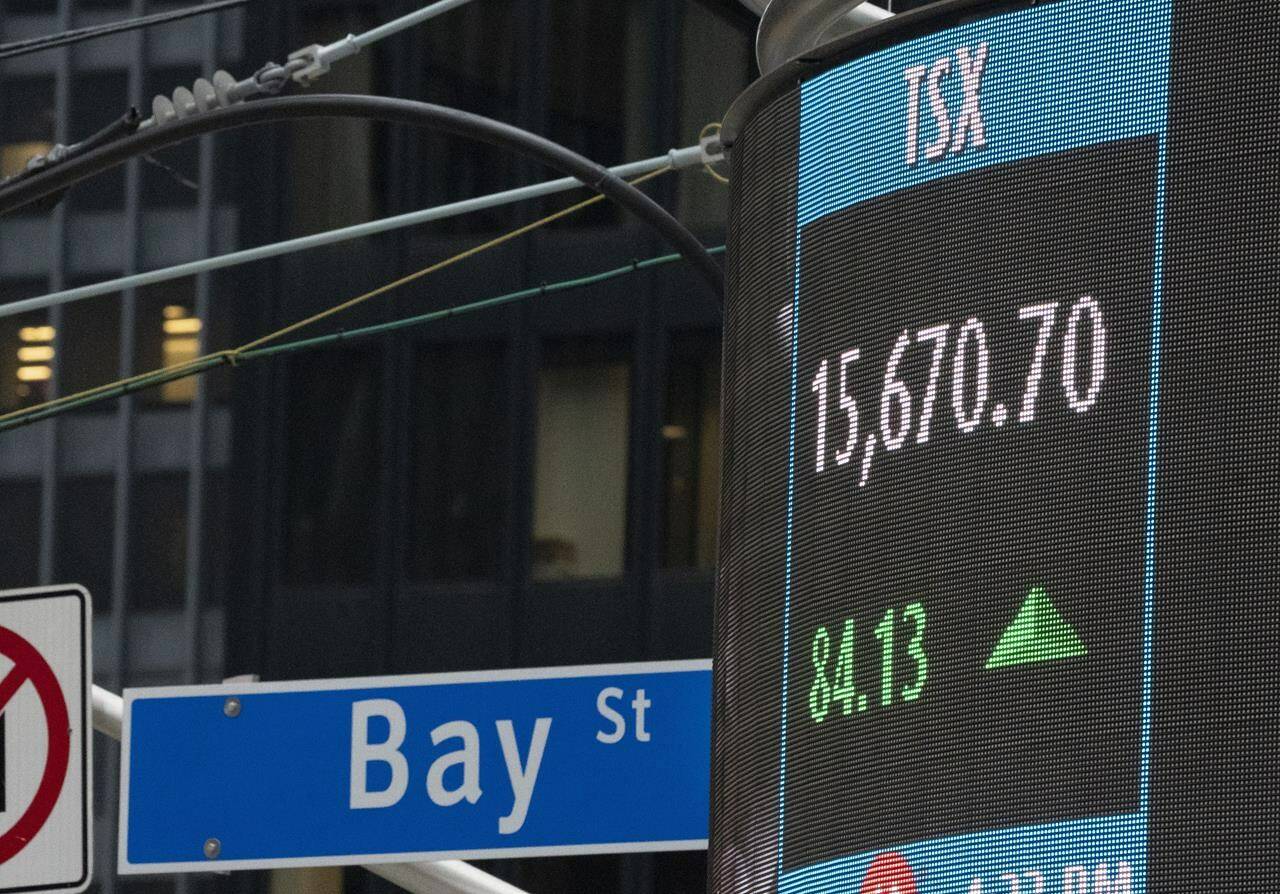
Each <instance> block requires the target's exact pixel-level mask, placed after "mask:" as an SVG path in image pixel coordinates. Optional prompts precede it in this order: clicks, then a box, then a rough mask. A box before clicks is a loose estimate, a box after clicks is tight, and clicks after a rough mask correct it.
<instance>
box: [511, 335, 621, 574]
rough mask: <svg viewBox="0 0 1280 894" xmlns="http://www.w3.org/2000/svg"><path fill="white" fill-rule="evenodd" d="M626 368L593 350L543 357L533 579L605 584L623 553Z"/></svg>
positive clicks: (611, 352)
mask: <svg viewBox="0 0 1280 894" xmlns="http://www.w3.org/2000/svg"><path fill="white" fill-rule="evenodd" d="M630 418H631V364H630V362H629V361H628V360H627V359H626V358H625V356H624V355H623V354H622V352H620V351H618V350H615V349H613V348H612V347H610V346H606V345H601V344H598V343H573V344H571V345H565V346H560V347H557V348H553V349H550V350H548V351H547V352H546V361H545V362H544V364H543V368H542V370H541V371H540V372H539V373H538V442H537V454H536V460H535V463H534V535H533V536H534V542H533V553H534V557H533V562H534V567H533V573H534V576H535V577H537V578H542V579H551V578H581V577H610V576H617V575H620V574H621V573H622V569H623V560H624V556H625V554H626V549H625V547H626V527H627V525H626V519H627V513H626V502H627V458H628V457H627V453H628V450H627V448H628V438H629V435H630Z"/></svg>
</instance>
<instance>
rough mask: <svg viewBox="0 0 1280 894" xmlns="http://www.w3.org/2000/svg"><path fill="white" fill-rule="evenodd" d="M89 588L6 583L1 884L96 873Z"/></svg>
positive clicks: (75, 887)
mask: <svg viewBox="0 0 1280 894" xmlns="http://www.w3.org/2000/svg"><path fill="white" fill-rule="evenodd" d="M89 618H90V611H89V594H88V593H86V592H85V591H84V589H83V588H81V587H78V586H59V587H42V588H39V589H32V590H13V591H8V592H3V593H0V894H16V892H19V891H68V892H77V891H82V890H84V889H85V888H86V887H87V886H88V884H89V877H90V868H91V866H90V864H91V857H90V852H91V850H92V848H91V846H90V842H91V837H90V823H91V821H92V811H91V810H90V803H89V798H90V792H91V790H92V786H91V784H90V766H91V761H90V747H91V737H90V734H89V729H90V725H89V710H90V704H89V702H90V699H89V681H90V678H91V677H90V670H89Z"/></svg>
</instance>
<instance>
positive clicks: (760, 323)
mask: <svg viewBox="0 0 1280 894" xmlns="http://www.w3.org/2000/svg"><path fill="white" fill-rule="evenodd" d="M952 6H957V7H963V10H962V12H963V14H962V15H961V14H957V15H953V16H952V17H951V18H952V19H954V21H951V20H948V18H947V16H946V15H945V14H941V13H933V14H930V13H928V12H927V11H926V13H924V14H923V15H918V16H917V17H916V19H915V20H912V19H910V18H906V19H904V22H903V24H902V25H901V26H900V29H901V31H902V32H903V36H902V37H901V38H900V39H894V38H893V36H892V31H890V32H889V33H890V37H889V38H882V39H881V40H880V45H876V46H869V47H868V48H866V49H865V50H862V51H861V52H858V53H855V54H854V56H853V58H851V59H849V60H848V61H844V62H841V63H839V64H833V65H830V66H827V67H826V68H825V70H822V71H821V72H820V73H817V74H815V75H813V76H812V77H808V78H806V79H804V80H803V81H802V83H801V84H800V85H799V86H798V87H797V88H791V89H781V90H779V91H777V93H778V95H777V96H775V97H774V98H772V99H771V100H770V101H769V102H768V103H756V105H755V107H754V108H753V109H752V112H751V117H750V119H749V120H748V121H747V122H745V123H744V124H743V125H742V130H741V134H740V135H739V136H737V139H736V144H735V145H734V147H733V161H734V197H733V202H734V204H733V215H732V231H731V245H730V305H729V308H728V311H727V317H726V361H725V362H726V365H725V376H726V383H727V387H726V407H725V424H726V456H725V469H726V478H725V498H724V510H723V512H724V533H723V535H722V542H721V572H720V580H719V587H718V606H717V633H716V638H717V641H716V662H717V663H716V674H717V680H716V696H717V698H716V726H715V730H716V732H715V740H716V744H715V763H714V802H713V803H714V808H713V831H712V879H713V886H714V888H715V890H717V891H749V890H759V891H771V890H779V891H785V892H796V894H799V892H816V891H842V892H844V891H849V892H859V894H917V892H919V894H1135V892H1144V891H1148V890H1150V891H1173V892H1183V891H1185V892H1188V894H1190V892H1193V891H1194V892H1201V891H1234V890H1243V889H1246V888H1247V889H1248V890H1259V891H1267V890H1280V874H1278V873H1277V872H1276V868H1275V855H1274V852H1275V850H1276V848H1277V845H1276V843H1275V829H1276V822H1275V820H1274V819H1273V818H1272V811H1273V810H1274V808H1275V805H1276V802H1275V800H1274V797H1273V796H1274V789H1275V780H1276V776H1277V761H1276V758H1275V754H1276V751H1275V741H1274V738H1273V737H1271V738H1268V737H1267V736H1266V735H1264V734H1262V733H1261V727H1260V726H1258V725H1257V724H1258V723H1260V722H1262V721H1263V720H1264V719H1265V718H1267V717H1270V722H1274V721H1275V719H1276V718H1275V714H1276V713H1277V712H1276V710H1275V707H1274V702H1273V701H1272V700H1271V698H1272V697H1271V696H1270V695H1269V693H1270V691H1271V690H1270V688H1269V687H1267V686H1264V685H1263V684H1262V682H1261V681H1262V680H1263V679H1264V678H1265V677H1268V676H1270V677H1274V667H1275V657H1274V656H1275V651H1274V650H1275V645H1276V634H1277V628H1278V626H1280V625H1278V620H1277V615H1278V611H1277V609H1276V608H1275V606H1274V597H1273V596H1272V595H1271V594H1273V593H1274V583H1275V582H1274V577H1273V575H1274V571H1273V570H1272V568H1273V567H1274V562H1273V561H1271V560H1268V559H1267V558H1266V556H1268V555H1271V556H1274V552H1275V535H1274V527H1273V525H1274V522H1273V521H1272V519H1273V518H1274V515H1275V509H1276V505H1277V503H1276V493H1275V488H1276V466H1277V464H1276V461H1275V459H1274V457H1273V456H1272V455H1271V454H1270V447H1269V444H1270V442H1271V439H1272V435H1273V425H1274V422H1273V419H1272V418H1271V415H1270V414H1271V413H1273V412H1274V410H1273V409H1272V408H1273V407H1274V403H1275V397H1276V392H1275V390H1274V387H1273V386H1274V372H1275V369H1276V365H1277V362H1276V360H1275V358H1274V352H1273V351H1271V350H1270V349H1268V348H1266V347H1265V344H1264V340H1263V339H1261V338H1260V337H1258V333H1259V332H1260V331H1267V330H1266V325H1268V324H1269V320H1270V317H1272V316H1274V310H1273V309H1272V306H1273V304H1274V301H1273V298H1272V295H1273V294H1274V291H1275V284H1276V282H1277V280H1276V279H1275V278H1274V276H1275V253H1276V244H1275V243H1276V239H1275V233H1276V225H1275V223H1274V221H1273V220H1271V219H1270V218H1271V217H1272V216H1273V215H1272V214H1271V213H1270V212H1267V211H1266V210H1265V205H1266V202H1267V199H1266V196H1268V195H1270V196H1271V200H1274V198H1275V192H1276V185H1277V184H1276V179H1275V177H1274V176H1272V175H1273V174H1274V163H1273V162H1272V161H1270V160H1266V161H1264V160H1262V159H1260V158H1259V159H1257V160H1255V161H1254V162H1253V163H1252V164H1250V163H1248V162H1246V157H1247V155H1248V153H1249V151H1250V147H1251V146H1255V145H1257V144H1256V143H1253V142H1246V141H1245V140H1244V139H1243V138H1244V136H1245V129H1244V128H1243V126H1242V119H1241V118H1240V117H1239V116H1240V115H1241V114H1243V113H1245V112H1248V111H1251V112H1253V113H1255V114H1261V113H1263V112H1264V110H1269V112H1268V114H1271V115H1273V116H1274V115H1275V114H1276V113H1277V112H1280V109H1277V108H1275V106H1276V104H1275V102H1274V100H1271V99H1270V98H1269V94H1268V93H1267V92H1266V91H1267V89H1269V88H1267V87H1266V86H1265V84H1266V81H1265V79H1263V78H1262V77H1261V74H1262V72H1264V71H1265V58H1266V56H1267V54H1268V53H1270V52H1271V50H1268V49H1267V47H1268V45H1270V46H1271V47H1273V48H1274V46H1275V45H1276V43H1277V41H1276V35H1277V29H1276V27H1275V21H1274V14H1273V13H1269V12H1268V13H1267V14H1266V15H1265V16H1263V17H1262V18H1261V19H1255V21H1254V22H1253V23H1252V28H1251V29H1244V28H1242V27H1241V26H1239V25H1233V26H1230V27H1229V28H1224V26H1222V25H1221V24H1217V23H1215V20H1214V19H1213V18H1211V17H1208V16H1205V15H1204V14H1203V6H1200V7H1199V11H1197V12H1195V13H1192V12H1186V11H1184V10H1183V9H1181V8H1179V7H1178V6H1177V5H1176V4H1171V3H1170V2H1168V0H1111V2H1104V0H1055V2H1048V3H1040V4H1036V5H1033V6H1031V5H1027V4H1004V5H999V6H991V7H990V8H986V9H983V8H981V7H978V5H977V4H974V3H964V4H952ZM895 24H896V23H895ZM1228 31H1230V32H1231V37H1232V38H1233V40H1234V42H1233V41H1232V40H1227V39H1226V38H1227V32H1228ZM1184 59H1185V60H1188V61H1187V62H1185V63H1182V64H1181V65H1180V63H1179V60H1184ZM1228 59H1229V60H1230V63H1231V64H1230V66H1229V67H1227V68H1225V69H1222V68H1215V64H1216V63H1218V62H1221V61H1225V60H1228ZM1190 60H1194V62H1191V61H1190ZM1251 78H1252V80H1251ZM1224 100H1227V101H1226V102H1224ZM1232 111H1234V114H1235V115H1236V117H1235V119H1234V120H1229V114H1230V113H1231V112H1232ZM1259 127H1260V128H1261V131H1266V130H1268V129H1270V131H1271V132H1274V130H1275V124H1274V120H1272V121H1267V122H1263V123H1261V124H1260V125H1259ZM1261 131H1260V130H1258V129H1253V130H1250V131H1248V133H1249V136H1250V138H1251V140H1253V139H1256V137H1257V135H1258V134H1259V133H1260V132H1261ZM1264 142H1265V140H1264ZM1268 158H1269V156H1268ZM1233 166H1234V168H1235V174H1236V176H1235V178H1234V179H1229V178H1227V177H1226V173H1227V172H1228V171H1230V170H1231V169H1232V168H1233ZM1264 169H1269V170H1264ZM1224 182H1226V183H1229V184H1230V185H1229V186H1226V187H1224V186H1223V183H1224ZM1222 251H1226V252H1228V253H1229V254H1230V255H1231V256H1232V257H1235V258H1236V259H1237V262H1236V264H1235V265H1234V266H1230V265H1227V264H1226V263H1224V261H1225V259H1224V258H1223V257H1222V255H1221V252H1222ZM1246 268H1247V269H1246ZM1232 270H1234V271H1235V272H1234V273H1232V272H1231V271H1232ZM1228 308H1230V310H1228ZM1264 320H1265V321H1267V322H1264ZM1259 327H1261V329H1259ZM1228 332H1229V333H1230V335H1227V333H1228ZM1224 336H1226V340H1225V341H1224V340H1223V339H1224ZM1240 374H1243V378H1240V379H1237V378H1236V377H1237V376H1238V375H1240ZM1233 381H1234V382H1245V381H1247V382H1249V383H1250V385H1249V386H1248V387H1249V389H1252V390H1253V392H1254V393H1255V395H1260V396H1263V398H1262V400H1261V401H1247V400H1243V399H1242V398H1241V397H1240V396H1238V395H1236V394H1235V393H1234V392H1233V386H1231V385H1228V383H1229V382H1233ZM1237 404H1238V406H1237ZM1219 415H1221V416H1222V417H1223V419H1222V420H1221V421H1220V420H1218V419H1217V417H1218V416H1219ZM1229 481H1234V482H1235V486H1234V487H1233V486H1231V485H1226V486H1224V482H1229ZM1246 482H1247V484H1246ZM1248 519H1252V520H1253V521H1252V522H1250V521H1248ZM1234 528H1239V531H1238V532H1235V533H1229V530H1228V529H1234ZM1260 585H1262V588H1261V589H1259V586H1260ZM1264 593H1265V594H1267V595H1263V594H1264ZM1268 749H1270V750H1268ZM1227 866H1231V867H1233V868H1231V869H1224V868H1223V867H1227ZM1224 873H1226V874H1225V875H1224ZM1242 882H1243V883H1244V885H1243V887H1242V888H1238V887H1236V885H1240V884H1241V883H1242Z"/></svg>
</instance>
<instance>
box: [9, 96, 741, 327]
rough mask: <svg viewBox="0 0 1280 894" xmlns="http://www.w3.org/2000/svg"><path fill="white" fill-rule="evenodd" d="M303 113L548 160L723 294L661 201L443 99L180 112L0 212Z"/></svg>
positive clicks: (71, 164)
mask: <svg viewBox="0 0 1280 894" xmlns="http://www.w3.org/2000/svg"><path fill="white" fill-rule="evenodd" d="M308 118H361V119H367V120H374V121H386V122H390V123H396V124H408V125H412V126H415V127H422V128H426V129H429V130H434V131H438V132H442V133H447V134H452V135H454V136H461V137H466V138H469V139H473V140H477V141H480V142H483V143H487V144H489V145H491V146H497V147H499V148H502V149H506V150H509V151H513V152H516V153H518V154H520V155H523V156H525V157H526V158H530V159H533V160H535V161H539V162H541V163H542V164H545V165H547V166H548V167H552V168H555V169H556V170H559V171H560V172H561V173H563V174H568V175H570V176H572V177H575V178H576V179H578V180H579V181H581V182H582V183H583V185H585V186H588V187H590V188H591V189H593V190H595V191H596V192H598V193H600V194H601V195H604V196H605V197H606V198H608V199H610V200H612V201H614V202H616V203H617V204H619V205H621V206H622V207H623V208H625V209H627V210H628V211H630V212H631V213H632V214H634V215H635V216H636V217H638V218H639V219H640V220H641V221H642V222H643V223H645V224H647V225H648V226H650V227H652V228H653V229H654V230H655V231H656V232H657V233H659V234H660V235H661V236H662V237H663V238H664V239H666V240H667V241H668V242H669V243H671V244H672V245H673V246H675V247H676V248H677V249H678V250H679V252H680V253H681V254H682V255H684V256H685V257H686V258H688V260H689V263H690V264H692V265H693V268H694V269H695V270H696V271H697V272H698V274H699V275H700V276H701V277H702V278H703V279H704V280H705V281H706V282H707V284H708V285H709V286H710V287H711V288H712V290H713V292H714V294H715V297H716V301H717V302H718V303H722V302H723V295H724V273H723V272H722V271H721V269H720V266H719V265H718V264H716V262H715V261H714V260H712V259H711V256H710V255H708V254H707V251H706V248H704V247H703V245H702V243H701V242H699V241H698V239H697V237H695V236H694V235H693V233H691V232H689V230H688V229H687V228H685V227H684V226H682V225H681V224H680V222H679V221H678V220H676V219H675V218H674V217H672V216H671V214H670V213H669V212H668V211H666V210H665V209H664V208H663V207H662V206H661V205H659V204H658V203H657V202H655V201H654V200H653V199H651V198H649V197H648V196H647V195H645V194H644V193H642V192H641V191H640V190H638V189H636V188H635V187H634V186H631V185H629V184H628V183H627V182H626V181H625V180H623V179H621V178H620V177H618V176H617V175H616V174H613V173H611V172H610V171H609V170H608V169H607V168H604V167H601V166H600V165H598V164H596V163H595V162H593V161H591V160H589V159H587V158H584V157H583V156H581V155H579V154H578V153H576V152H574V151H573V150H571V149H568V148H566V147H564V146H561V145H560V144H559V143H555V142H553V141H551V140H548V139H547V138H545V137H541V136H538V135H537V134H534V133H530V132H529V131H527V130H522V129H521V128H518V127H515V126H513V125H510V124H505V123H503V122H501V121H494V120H493V119H491V118H485V117H483V116H481V115H475V114H472V113H470V112H463V111H460V110H458V109H451V108H448V107H445V106H437V105H432V104H430V103H425V102H416V101H414V100H408V99H393V98H391V97H386V96H361V95H349V94H331V95H319V96H287V97H277V98H275V99H264V100H260V101H258V102H253V103H246V104H244V105H238V106H231V107H230V108H222V109H216V110H214V111H211V112H208V113H206V114H204V115H200V116H197V117H194V118H186V119H180V120H178V121H175V122H173V123H172V124H170V125H168V126H167V127H162V128H156V127H153V128H149V129H147V130H145V131H139V132H138V133H135V134H133V135H131V136H128V137H124V138H122V139H119V140H116V141H115V142H112V143H109V144H107V145H105V146H100V147H98V148H96V149H94V150H92V151H89V152H86V153H84V154H82V155H76V156H74V157H72V158H69V159H67V160H66V161H64V162H62V163H61V164H59V165H55V166H54V167H51V168H48V169H46V170H43V171H40V172H39V173H36V174H32V175H30V176H28V177H25V178H23V179H22V180H19V181H18V182H16V183H11V184H8V185H7V186H3V187H0V214H5V213H7V212H9V211H12V210H14V209H16V208H20V207H22V206H24V205H28V204H30V203H32V202H35V201H37V200H39V199H42V198H44V197H46V196H48V195H51V194H53V193H57V192H59V191H60V190H63V189H66V188H67V187H70V186H71V185H73V184H75V183H77V182H79V181H81V180H84V179H85V178H87V177H91V176H93V175H94V174H98V173H101V172H102V171H106V170H110V169H111V168H114V167H116V166H118V165H120V164H122V163H123V162H125V161H127V160H128V159H130V158H133V157H135V156H138V155H143V154H146V153H148V152H154V151H155V150H157V149H161V148H164V147H166V146H172V145H174V144H176V143H181V142H185V141H186V140H188V139H191V138H193V137H197V136H200V135H202V134H206V133H215V132H218V131H222V130H231V129H233V128H238V127H246V126H249V125H253V124H261V123H264V122H268V121H284V120H296V119H308Z"/></svg>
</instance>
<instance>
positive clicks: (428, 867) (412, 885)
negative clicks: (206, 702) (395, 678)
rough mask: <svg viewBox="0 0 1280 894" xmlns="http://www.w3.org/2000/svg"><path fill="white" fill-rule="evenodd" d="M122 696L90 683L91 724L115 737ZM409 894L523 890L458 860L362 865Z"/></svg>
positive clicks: (494, 893)
mask: <svg viewBox="0 0 1280 894" xmlns="http://www.w3.org/2000/svg"><path fill="white" fill-rule="evenodd" d="M123 723H124V699H122V698H121V697H120V696H118V695H116V694H115V693H114V692H109V691H107V690H106V689H103V688H102V687H101V686H94V687H93V728H94V729H96V730H97V731H98V732H100V733H102V734H103V735H106V736H110V737H111V738H113V739H116V740H119V738H120V728H121V726H122V725H123ZM364 868H365V869H367V870H369V871H370V872H372V873H373V874H374V875H379V876H381V877H382V878H385V879H386V880H387V881H389V882H391V883H392V884H394V885H398V886H400V887H401V888H404V889H405V890H406V891H410V892H412V894H526V892H525V891H523V890H521V889H520V888H517V887H516V886H515V885H511V884H508V883H507V882H504V881H503V880H502V879H500V878H497V877H496V876H492V875H490V874H489V873H487V872H485V871H484V870H482V869H477V868H476V867H474V866H472V865H471V864H470V863H464V862H463V861H461V860H441V861H439V862H438V863H373V864H370V865H368V866H365V867H364Z"/></svg>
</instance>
